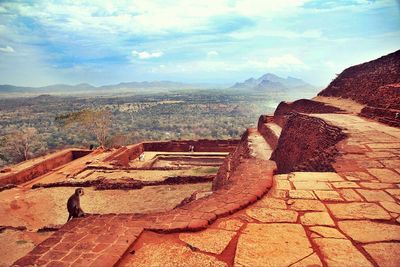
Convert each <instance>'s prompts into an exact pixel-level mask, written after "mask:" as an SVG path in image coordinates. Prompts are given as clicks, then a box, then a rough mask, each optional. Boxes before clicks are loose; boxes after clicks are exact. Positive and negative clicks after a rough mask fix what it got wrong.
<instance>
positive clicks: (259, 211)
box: [246, 208, 298, 222]
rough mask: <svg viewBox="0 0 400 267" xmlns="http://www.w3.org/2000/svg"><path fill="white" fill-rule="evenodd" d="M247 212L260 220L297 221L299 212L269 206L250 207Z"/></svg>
mask: <svg viewBox="0 0 400 267" xmlns="http://www.w3.org/2000/svg"><path fill="white" fill-rule="evenodd" d="M246 214H247V215H248V216H250V217H252V218H253V219H256V220H258V221H260V222H296V221H297V216H298V215H297V212H295V211H293V210H280V209H269V208H249V209H246Z"/></svg>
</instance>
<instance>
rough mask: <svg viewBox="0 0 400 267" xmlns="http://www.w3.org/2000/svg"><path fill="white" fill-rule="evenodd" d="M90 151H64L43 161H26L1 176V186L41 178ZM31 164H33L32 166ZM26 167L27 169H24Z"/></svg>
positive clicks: (46, 157)
mask: <svg viewBox="0 0 400 267" xmlns="http://www.w3.org/2000/svg"><path fill="white" fill-rule="evenodd" d="M90 152H91V151H90V150H72V149H66V150H62V151H60V152H58V153H55V154H53V155H48V156H45V157H44V158H43V160H40V159H39V160H38V159H37V158H36V159H33V160H31V161H24V162H22V163H20V164H18V165H15V166H13V168H12V169H11V172H9V173H5V174H2V175H1V176H0V186H4V185H7V184H21V183H24V182H26V181H29V180H32V179H34V178H36V177H39V176H41V175H43V174H45V173H47V172H49V171H51V170H52V169H54V168H57V167H59V166H61V165H64V164H66V163H68V162H71V161H73V160H75V159H77V158H80V157H83V156H85V155H87V154H89V153H90ZM29 162H32V164H31V165H30V164H29ZM25 165H26V167H24V166H25Z"/></svg>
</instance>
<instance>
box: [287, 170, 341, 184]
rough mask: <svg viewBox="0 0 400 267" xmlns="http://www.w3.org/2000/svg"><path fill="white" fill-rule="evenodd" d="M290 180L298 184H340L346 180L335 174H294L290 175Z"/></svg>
mask: <svg viewBox="0 0 400 267" xmlns="http://www.w3.org/2000/svg"><path fill="white" fill-rule="evenodd" d="M289 180H290V181H296V182H298V181H303V182H309V181H313V182H338V181H343V180H344V179H343V178H342V177H341V176H340V175H338V174H337V173H335V172H293V173H291V174H290V175H289Z"/></svg>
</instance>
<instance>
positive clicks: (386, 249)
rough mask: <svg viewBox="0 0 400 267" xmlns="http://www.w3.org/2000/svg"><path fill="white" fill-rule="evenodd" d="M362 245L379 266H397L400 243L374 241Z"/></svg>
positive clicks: (399, 259)
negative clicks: (374, 242) (373, 242)
mask: <svg viewBox="0 0 400 267" xmlns="http://www.w3.org/2000/svg"><path fill="white" fill-rule="evenodd" d="M363 247H364V249H365V250H366V251H367V252H368V254H369V255H370V256H371V257H372V258H373V259H374V261H375V262H376V263H377V264H378V265H379V266H380V267H393V266H399V263H400V243H376V244H368V245H365V246H363Z"/></svg>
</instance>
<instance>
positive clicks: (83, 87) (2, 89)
mask: <svg viewBox="0 0 400 267" xmlns="http://www.w3.org/2000/svg"><path fill="white" fill-rule="evenodd" d="M206 88H221V85H212V84H190V83H180V82H171V81H152V82H147V81H145V82H124V83H119V84H113V85H104V86H93V85H90V84H88V83H80V84H77V85H67V84H55V85H49V86H43V87H24V86H14V85H0V93H30V94H36V93H40V94H43V93H67V94H71V93H72V94H73V93H90V92H93V93H94V92H100V93H113V92H115V93H117V92H149V91H152V92H154V91H163V89H164V90H165V89H169V90H177V89H206ZM228 89H229V90H232V89H235V90H252V91H255V92H268V91H280V92H286V91H287V92H291V91H302V90H313V91H314V90H315V87H314V86H312V85H310V84H308V83H306V82H304V81H303V80H300V79H297V78H293V77H288V78H286V79H285V78H281V77H279V76H277V75H275V74H272V73H267V74H265V75H263V76H261V77H260V78H258V79H254V78H250V79H248V80H246V81H244V82H238V83H236V84H235V85H233V86H231V87H229V88H228Z"/></svg>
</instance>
